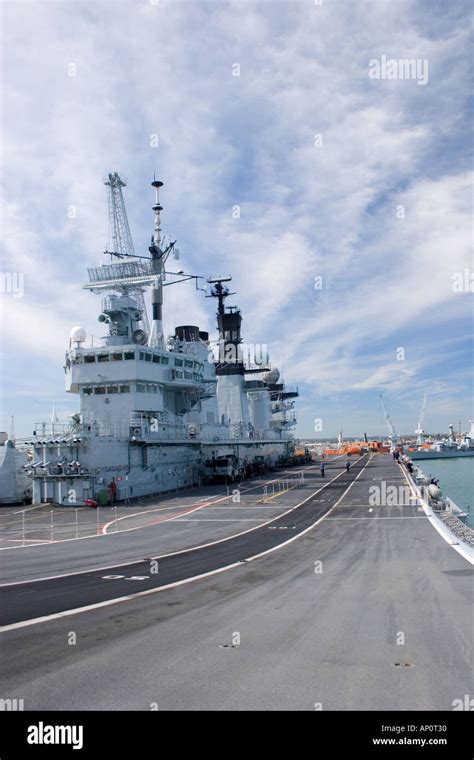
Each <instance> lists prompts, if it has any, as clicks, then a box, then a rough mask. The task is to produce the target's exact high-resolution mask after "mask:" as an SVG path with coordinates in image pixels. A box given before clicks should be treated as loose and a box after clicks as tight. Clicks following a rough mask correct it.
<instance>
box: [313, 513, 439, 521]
mask: <svg viewBox="0 0 474 760" xmlns="http://www.w3.org/2000/svg"><path fill="white" fill-rule="evenodd" d="M327 519H328V520H341V521H342V520H343V521H344V522H346V521H347V520H371V521H372V522H374V521H375V520H426V515H423V517H422V516H421V515H413V517H328V518H327Z"/></svg>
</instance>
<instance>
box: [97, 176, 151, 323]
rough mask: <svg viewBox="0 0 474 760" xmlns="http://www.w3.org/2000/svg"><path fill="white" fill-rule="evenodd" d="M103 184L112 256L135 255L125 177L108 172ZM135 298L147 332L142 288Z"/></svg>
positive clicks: (146, 317) (137, 291) (138, 290)
mask: <svg viewBox="0 0 474 760" xmlns="http://www.w3.org/2000/svg"><path fill="white" fill-rule="evenodd" d="M104 185H105V186H106V187H107V198H108V203H109V235H110V238H111V244H112V251H109V253H110V254H111V255H112V256H117V257H119V258H125V257H128V256H133V257H135V248H134V246H133V240H132V234H131V232H130V225H129V223H128V217H127V209H126V208H125V201H124V199H123V193H122V187H126V186H127V182H126V179H125V177H121V176H120V174H118V172H113V173H112V172H110V173H109V174H108V175H107V176H106V178H105V180H104ZM135 297H136V300H137V302H138V304H139V306H140V309H141V310H142V322H143V325H144V327H145V329H146V331H147V333H149V330H150V328H149V323H148V315H147V311H146V304H145V299H144V297H143V289H140V288H137V290H136V293H135Z"/></svg>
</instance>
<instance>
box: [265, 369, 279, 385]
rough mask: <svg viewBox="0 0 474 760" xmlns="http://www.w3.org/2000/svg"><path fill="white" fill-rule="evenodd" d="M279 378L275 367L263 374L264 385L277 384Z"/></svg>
mask: <svg viewBox="0 0 474 760" xmlns="http://www.w3.org/2000/svg"><path fill="white" fill-rule="evenodd" d="M279 377H280V370H279V369H277V368H276V367H273V369H271V370H270V371H269V372H265V374H264V376H263V379H264V380H265V382H266V383H270V384H271V385H273V384H274V383H277V382H278V380H279Z"/></svg>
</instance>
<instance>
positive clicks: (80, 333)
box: [71, 326, 86, 343]
mask: <svg viewBox="0 0 474 760" xmlns="http://www.w3.org/2000/svg"><path fill="white" fill-rule="evenodd" d="M85 339H86V331H85V330H84V328H83V327H80V326H76V327H73V328H72V330H71V340H72V341H73V342H74V343H83V342H84V341H85Z"/></svg>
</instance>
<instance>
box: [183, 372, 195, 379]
mask: <svg viewBox="0 0 474 760" xmlns="http://www.w3.org/2000/svg"><path fill="white" fill-rule="evenodd" d="M184 379H185V380H192V379H193V373H192V372H185V373H184Z"/></svg>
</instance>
